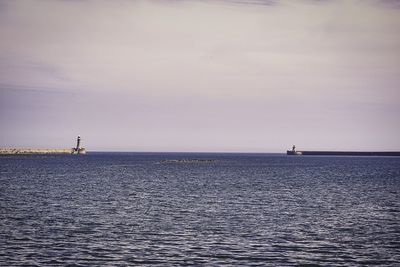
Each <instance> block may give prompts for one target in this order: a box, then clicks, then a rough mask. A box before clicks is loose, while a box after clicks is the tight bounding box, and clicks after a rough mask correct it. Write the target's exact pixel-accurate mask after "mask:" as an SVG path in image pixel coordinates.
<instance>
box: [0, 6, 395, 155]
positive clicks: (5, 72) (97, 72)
mask: <svg viewBox="0 0 400 267" xmlns="http://www.w3.org/2000/svg"><path fill="white" fill-rule="evenodd" d="M0 36H1V37H0V38H1V40H0V125H1V127H0V128H1V130H0V147H32V148H41V147H52V148H53V147H54V148H62V147H72V146H74V144H75V139H76V136H77V135H78V134H80V135H81V136H82V139H83V145H84V146H85V147H86V149H87V150H89V151H149V152H151V151H154V152H156V151H160V152H161V151H170V152H281V153H282V152H285V151H286V149H290V148H291V146H292V145H293V144H296V145H297V147H298V149H299V150H301V149H303V150H360V151H363V150H378V151H379V150H388V151H390V150H400V138H399V136H400V104H399V101H400V1H395V0H286V1H285V0H282V1H274V0H248V1H247V0H231V1H224V0H220V1H218V0H214V1H212V0H203V1H201V0H197V1H196V0H193V1H192V0H185V1H183V0H147V1H140V0H137V1H136V0H131V1H130V0H115V1H105V0H104V1H102V0H98V1H94V0H92V1H91V0H37V1H34V0H31V1H12V0H9V1H8V0H0Z"/></svg>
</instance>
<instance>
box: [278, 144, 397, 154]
mask: <svg viewBox="0 0 400 267" xmlns="http://www.w3.org/2000/svg"><path fill="white" fill-rule="evenodd" d="M286 155H288V156H295V155H296V156H384V157H400V151H306V150H304V151H298V150H296V146H295V145H293V147H292V150H287V151H286Z"/></svg>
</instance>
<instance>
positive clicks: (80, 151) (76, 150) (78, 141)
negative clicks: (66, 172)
mask: <svg viewBox="0 0 400 267" xmlns="http://www.w3.org/2000/svg"><path fill="white" fill-rule="evenodd" d="M72 154H86V150H85V148H84V147H81V136H80V135H78V138H77V139H76V147H74V148H73V149H72Z"/></svg>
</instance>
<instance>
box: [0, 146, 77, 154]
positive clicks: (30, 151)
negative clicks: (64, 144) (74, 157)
mask: <svg viewBox="0 0 400 267" xmlns="http://www.w3.org/2000/svg"><path fill="white" fill-rule="evenodd" d="M18 154H74V149H73V148H72V149H71V148H0V155H18Z"/></svg>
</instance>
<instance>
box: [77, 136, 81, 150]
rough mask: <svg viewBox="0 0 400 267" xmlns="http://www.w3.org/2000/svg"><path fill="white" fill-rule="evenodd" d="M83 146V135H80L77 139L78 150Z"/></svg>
mask: <svg viewBox="0 0 400 267" xmlns="http://www.w3.org/2000/svg"><path fill="white" fill-rule="evenodd" d="M80 148H81V136H80V135H78V138H77V139H76V150H79V149H80Z"/></svg>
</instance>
